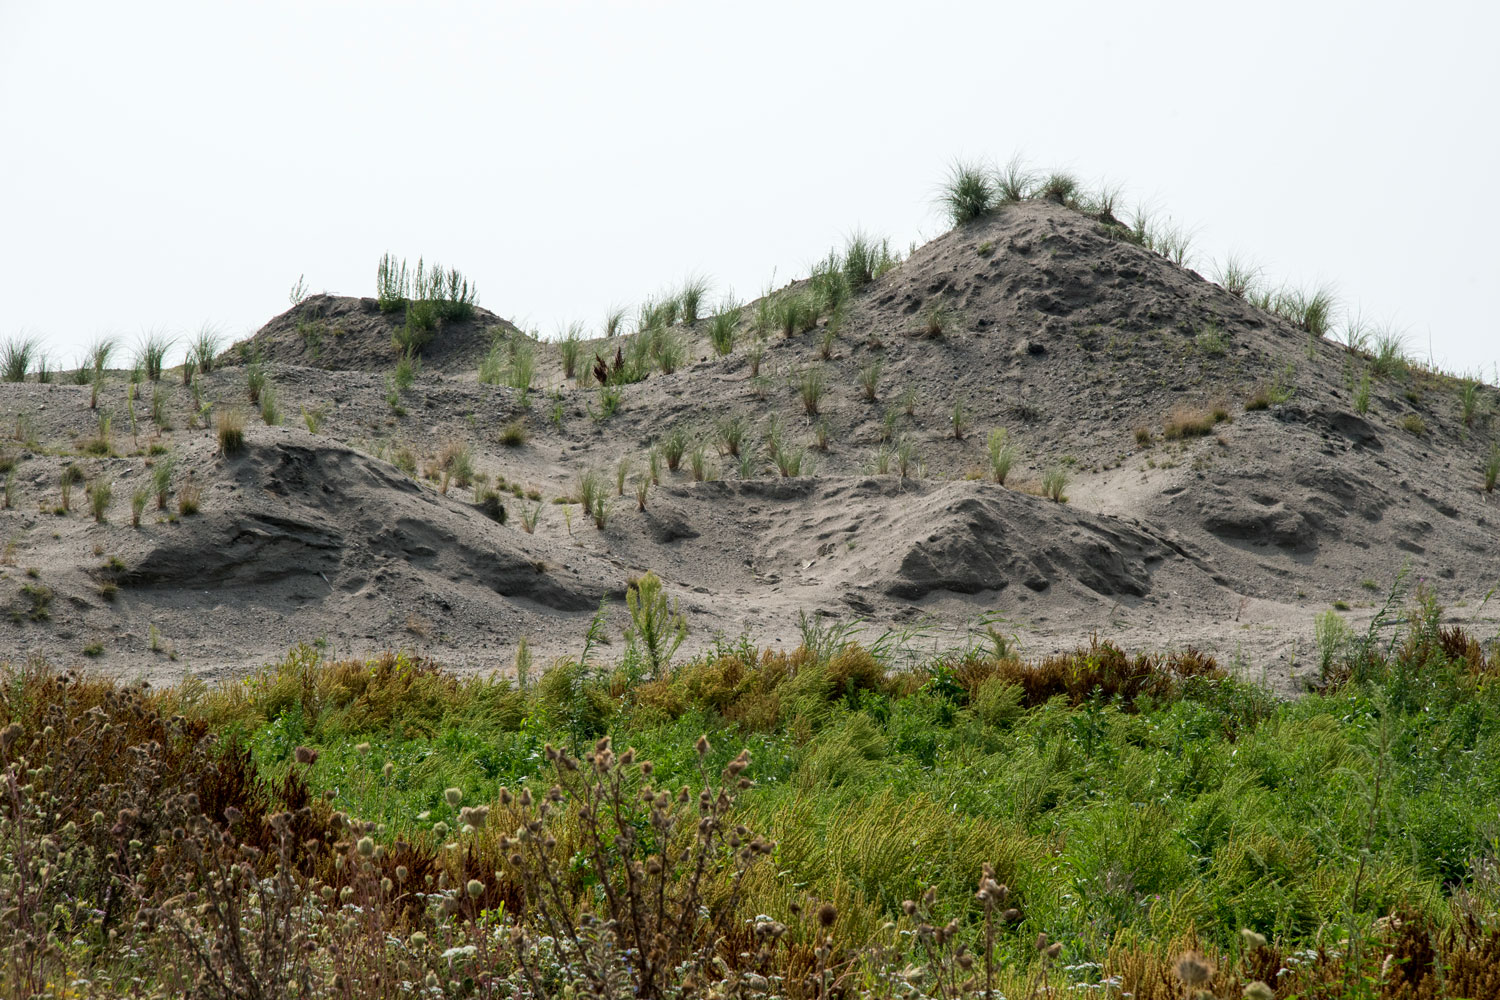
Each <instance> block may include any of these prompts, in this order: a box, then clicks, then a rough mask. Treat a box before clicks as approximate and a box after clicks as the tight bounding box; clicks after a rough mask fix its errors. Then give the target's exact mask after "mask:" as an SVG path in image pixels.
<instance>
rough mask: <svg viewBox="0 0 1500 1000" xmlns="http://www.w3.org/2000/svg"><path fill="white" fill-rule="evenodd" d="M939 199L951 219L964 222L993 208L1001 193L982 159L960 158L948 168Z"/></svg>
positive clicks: (955, 223) (988, 212) (978, 217)
mask: <svg viewBox="0 0 1500 1000" xmlns="http://www.w3.org/2000/svg"><path fill="white" fill-rule="evenodd" d="M938 200H939V202H940V203H941V204H942V206H943V208H944V209H945V210H946V211H947V213H948V220H949V221H950V222H951V223H952V224H953V225H955V226H962V225H964V224H965V223H969V222H973V221H974V220H975V219H981V218H983V217H984V216H986V215H989V214H990V213H991V212H993V211H994V210H995V207H996V206H997V205H998V204H999V203H1000V194H999V192H998V191H997V190H996V187H995V181H994V178H993V177H992V176H991V174H990V171H989V170H988V169H986V168H985V167H984V166H982V165H980V164H978V163H973V162H966V161H957V162H955V163H953V164H952V165H951V166H950V167H949V168H948V177H947V179H946V180H944V182H943V185H942V188H941V191H940V193H939V196H938Z"/></svg>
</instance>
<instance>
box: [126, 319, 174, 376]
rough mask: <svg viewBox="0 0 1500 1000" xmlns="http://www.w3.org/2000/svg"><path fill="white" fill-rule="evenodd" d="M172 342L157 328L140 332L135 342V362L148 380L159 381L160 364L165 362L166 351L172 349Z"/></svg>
mask: <svg viewBox="0 0 1500 1000" xmlns="http://www.w3.org/2000/svg"><path fill="white" fill-rule="evenodd" d="M172 344H173V339H172V338H171V337H169V336H167V335H166V334H165V333H162V332H160V331H157V330H151V331H148V332H146V333H143V334H141V337H140V340H139V341H138V342H137V343H136V349H135V363H136V367H137V368H139V369H140V370H141V372H142V373H143V374H144V375H145V376H146V378H147V379H148V380H150V381H152V382H159V381H161V372H162V365H163V364H164V363H165V362H166V359H167V351H169V350H171V349H172Z"/></svg>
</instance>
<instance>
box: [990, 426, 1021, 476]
mask: <svg viewBox="0 0 1500 1000" xmlns="http://www.w3.org/2000/svg"><path fill="white" fill-rule="evenodd" d="M985 449H986V451H987V452H988V454H989V461H990V478H992V479H993V480H994V481H995V482H997V483H999V484H1000V485H1001V486H1004V485H1005V479H1006V477H1007V476H1009V475H1010V469H1011V466H1012V465H1014V464H1015V462H1016V448H1015V445H1013V444H1011V443H1010V439H1009V435H1007V433H1006V431H1005V428H1003V427H996V428H995V429H994V430H992V431H990V434H989V437H988V438H987V439H986V440H985Z"/></svg>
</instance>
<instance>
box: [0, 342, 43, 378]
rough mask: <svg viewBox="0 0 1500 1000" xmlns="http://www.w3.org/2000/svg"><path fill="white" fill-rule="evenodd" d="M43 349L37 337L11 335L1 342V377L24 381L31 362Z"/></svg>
mask: <svg viewBox="0 0 1500 1000" xmlns="http://www.w3.org/2000/svg"><path fill="white" fill-rule="evenodd" d="M40 351H41V344H40V342H39V341H38V340H37V339H36V338H35V337H9V338H7V339H6V341H5V343H4V344H0V379H4V380H5V381H6V382H24V381H26V373H27V372H29V371H30V370H31V363H32V361H33V360H34V359H35V358H36V356H37V354H38V353H39V352H40Z"/></svg>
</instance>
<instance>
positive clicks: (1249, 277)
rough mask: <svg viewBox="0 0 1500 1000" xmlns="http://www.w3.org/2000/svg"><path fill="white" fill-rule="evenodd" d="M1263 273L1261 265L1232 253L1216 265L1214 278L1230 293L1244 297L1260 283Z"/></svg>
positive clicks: (1236, 296)
mask: <svg viewBox="0 0 1500 1000" xmlns="http://www.w3.org/2000/svg"><path fill="white" fill-rule="evenodd" d="M1261 273H1262V272H1261V268H1260V267H1259V266H1257V265H1255V264H1252V263H1249V262H1248V261H1246V260H1244V259H1242V258H1241V257H1239V256H1237V255H1235V254H1230V255H1229V256H1228V257H1226V258H1224V263H1222V264H1219V265H1216V267H1215V269H1214V280H1215V281H1216V282H1218V284H1219V287H1220V288H1222V289H1224V291H1226V292H1228V293H1229V294H1230V295H1233V296H1234V297H1235V298H1239V299H1243V298H1245V297H1246V296H1247V295H1249V294H1250V293H1251V292H1253V291H1254V290H1255V288H1256V287H1257V286H1258V285H1259V284H1260V279H1261Z"/></svg>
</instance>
